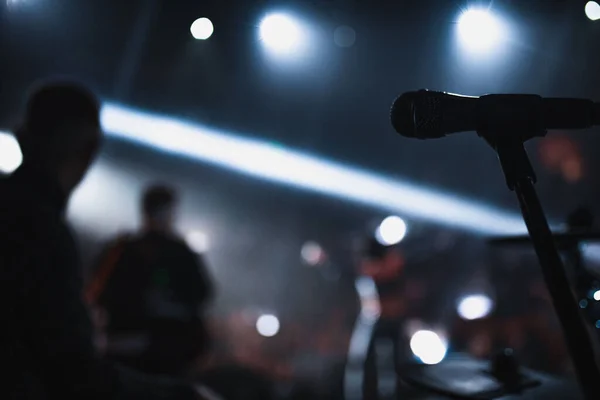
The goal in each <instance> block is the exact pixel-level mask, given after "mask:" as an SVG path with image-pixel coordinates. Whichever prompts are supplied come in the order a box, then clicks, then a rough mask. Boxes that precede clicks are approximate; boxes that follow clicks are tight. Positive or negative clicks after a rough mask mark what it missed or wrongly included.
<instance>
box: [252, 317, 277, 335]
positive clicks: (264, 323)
mask: <svg viewBox="0 0 600 400" xmlns="http://www.w3.org/2000/svg"><path fill="white" fill-rule="evenodd" d="M256 330H257V332H258V333H259V334H260V335H261V336H264V337H273V336H275V335H277V333H278V332H279V319H278V318H277V317H276V316H274V315H270V314H267V315H261V316H260V317H258V320H257V321H256Z"/></svg>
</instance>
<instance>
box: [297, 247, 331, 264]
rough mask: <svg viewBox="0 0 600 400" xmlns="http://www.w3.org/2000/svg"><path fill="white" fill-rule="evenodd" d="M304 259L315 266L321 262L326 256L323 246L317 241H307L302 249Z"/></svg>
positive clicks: (301, 253)
mask: <svg viewBox="0 0 600 400" xmlns="http://www.w3.org/2000/svg"><path fill="white" fill-rule="evenodd" d="M300 255H301V256H302V260H303V261H304V262H305V263H306V264H308V265H310V266H315V265H317V264H319V263H321V262H322V261H323V260H324V258H325V253H324V251H323V248H322V247H321V246H320V245H319V244H318V243H316V242H306V243H304V245H303V246H302V250H300Z"/></svg>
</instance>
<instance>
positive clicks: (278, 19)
mask: <svg viewBox="0 0 600 400" xmlns="http://www.w3.org/2000/svg"><path fill="white" fill-rule="evenodd" d="M259 30H260V39H261V40H262V41H263V43H264V44H265V46H267V47H268V48H269V49H270V50H273V51H274V52H276V53H280V54H281V53H285V54H289V53H292V52H295V51H297V50H298V49H299V47H300V45H302V41H303V39H304V37H303V36H304V32H303V28H302V26H301V25H300V24H299V23H298V22H297V21H296V20H294V19H293V18H291V17H289V16H287V15H285V14H271V15H268V16H267V17H265V18H264V19H263V20H262V21H261V23H260V28H259Z"/></svg>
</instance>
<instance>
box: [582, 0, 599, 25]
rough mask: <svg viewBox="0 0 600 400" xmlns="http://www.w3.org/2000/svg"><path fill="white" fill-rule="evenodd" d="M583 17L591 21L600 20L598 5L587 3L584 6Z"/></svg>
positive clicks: (592, 2)
mask: <svg viewBox="0 0 600 400" xmlns="http://www.w3.org/2000/svg"><path fill="white" fill-rule="evenodd" d="M585 15H586V16H587V17H588V18H589V19H590V20H592V21H598V20H600V4H598V3H597V2H595V1H588V2H587V4H586V5H585Z"/></svg>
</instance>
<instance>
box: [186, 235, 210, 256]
mask: <svg viewBox="0 0 600 400" xmlns="http://www.w3.org/2000/svg"><path fill="white" fill-rule="evenodd" d="M185 241H186V243H187V245H188V246H190V248H191V249H192V250H193V251H195V252H196V253H199V254H202V253H205V252H206V251H207V250H208V247H209V245H208V236H207V235H206V234H205V233H204V232H200V231H191V232H189V233H188V234H187V235H186V236H185Z"/></svg>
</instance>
